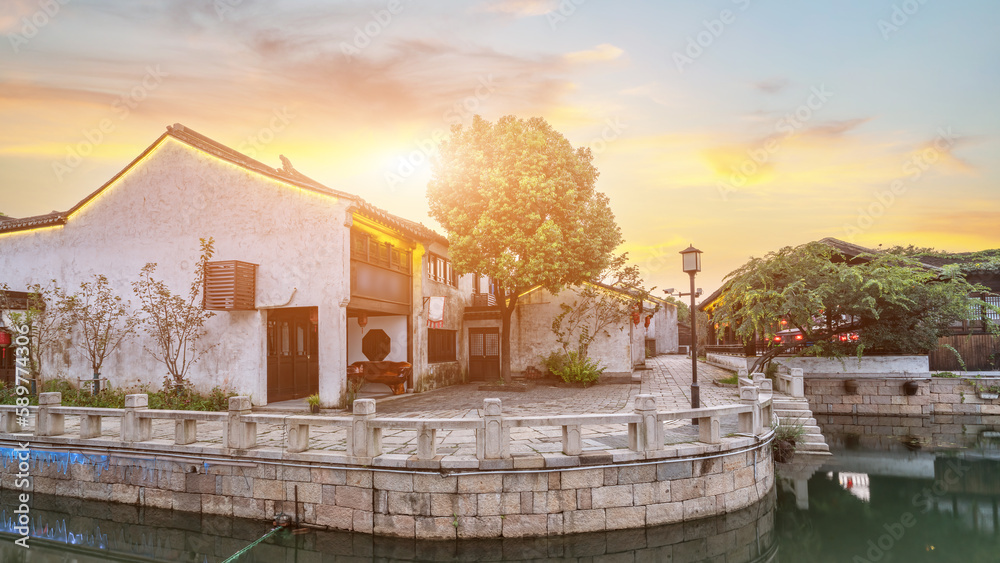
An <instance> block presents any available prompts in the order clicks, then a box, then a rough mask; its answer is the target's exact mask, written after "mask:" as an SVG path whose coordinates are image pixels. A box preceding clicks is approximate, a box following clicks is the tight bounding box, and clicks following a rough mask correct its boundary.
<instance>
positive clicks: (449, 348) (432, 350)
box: [427, 328, 458, 364]
mask: <svg viewBox="0 0 1000 563" xmlns="http://www.w3.org/2000/svg"><path fill="white" fill-rule="evenodd" d="M457 334H458V332H457V331H454V330H444V329H440V328H429V329H427V362H428V363H431V364H436V363H440V362H454V361H455V360H457V359H458V358H457V357H456V356H455V351H456V349H457V346H456V343H457Z"/></svg>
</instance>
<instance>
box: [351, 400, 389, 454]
mask: <svg viewBox="0 0 1000 563" xmlns="http://www.w3.org/2000/svg"><path fill="white" fill-rule="evenodd" d="M374 418H375V399H358V400H356V401H354V420H353V421H351V428H350V430H349V431H348V432H347V454H348V455H351V456H354V457H375V456H379V455H382V429H381V428H372V427H371V426H370V425H369V424H368V423H369V422H370V421H371V420H372V419H374Z"/></svg>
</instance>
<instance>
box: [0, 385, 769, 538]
mask: <svg viewBox="0 0 1000 563" xmlns="http://www.w3.org/2000/svg"><path fill="white" fill-rule="evenodd" d="M760 391H761V389H760V388H758V387H753V386H750V387H745V388H742V389H741V390H740V392H741V397H742V401H741V403H738V404H736V405H731V406H725V407H707V408H701V409H689V410H684V411H671V412H657V411H656V410H655V401H654V400H653V399H652V397H650V396H645V395H644V396H640V397H639V398H637V400H636V411H635V413H628V414H613V415H583V416H565V417H549V418H546V419H534V418H528V417H520V418H516V417H502V416H498V415H499V400H496V399H487V402H488V403H489V402H490V401H496V402H495V403H489V404H487V405H486V407H487V408H485V409H484V416H483V417H482V418H481V419H478V420H477V419H455V420H451V421H449V420H437V421H435V420H433V419H387V418H375V417H374V403H373V402H372V404H371V405H370V408H368V406H366V404H365V403H361V404H360V405H358V404H356V409H355V415H354V416H352V417H343V418H336V417H321V416H281V415H260V414H252V413H249V412H248V407H249V400H248V399H246V398H234V400H233V401H231V403H230V411H229V412H228V413H188V412H183V411H153V410H146V409H145V408H144V406H145V401H144V399H145V397H143V396H130V397H129V399H128V400H127V402H126V405H127V407H126V409H122V410H117V409H84V408H76V407H60V406H56V405H58V404H59V401H60V398H59V397H55V396H52V395H58V394H51V395H50V394H43V397H42V398H41V400H40V406H39V407H38V408H37V409H36V410H35V412H34V414H35V418H36V419H37V420H36V428H35V431H34V433H33V434H29V433H24V432H22V433H11V432H10V431H11V430H16V428H15V427H14V426H15V425H14V424H13V423H12V422H11V420H12V418H13V416H14V415H13V412H14V410H13V409H12V408H11V409H8V408H7V407H3V408H0V412H2V414H3V417H4V418H3V421H2V423H0V424H2V425H3V430H5V431H6V433H0V459H2V462H3V463H2V465H3V473H2V478H0V487H2V488H3V489H15V488H16V486H17V478H18V476H17V473H18V472H19V465H20V464H19V462H18V460H19V459H22V458H21V457H19V456H21V455H22V450H23V449H24V448H22V445H24V444H28V448H27V449H28V451H29V454H28V465H29V467H28V471H27V473H29V475H30V478H31V483H32V491H33V492H37V493H46V494H54V495H59V496H64V497H71V498H79V499H93V500H108V501H113V502H118V503H125V504H130V505H138V506H150V507H156V508H169V509H174V510H179V511H187V512H195V513H203V514H216V515H224V516H235V517H243V518H253V519H266V520H270V519H273V518H275V517H276V516H277V515H279V514H287V515H290V516H292V517H293V519H295V520H297V521H299V522H302V523H305V524H309V525H315V526H320V527H325V528H330V529H336V530H348V531H356V532H363V533H371V534H376V535H383V536H397V537H414V538H427V539H454V538H498V537H530V536H549V535H561V534H572V533H578V532H592V531H603V530H619V529H631V528H642V527H646V526H654V525H658V524H667V523H673V522H686V521H691V520H696V519H701V518H705V517H709V516H715V515H719V514H724V513H729V512H733V511H736V510H739V509H741V508H744V507H747V506H750V505H752V504H754V503H756V502H758V501H760V500H761V499H763V498H765V497H766V496H767V494H768V493H769V492H770V491H771V490H772V488H773V486H774V473H773V471H774V469H773V468H774V465H773V462H772V459H771V445H770V442H771V440H772V438H773V432H772V431H771V430H770V427H769V424H764V421H765V420H767V421H770V419H771V408H770V394H769V393H766V394H763V395H762V394H761V393H760ZM359 407H360V408H359ZM494 409H495V410H494ZM359 411H360V412H359ZM491 412H492V413H495V414H490V413H491ZM733 415H735V416H736V418H737V419H738V423H739V424H738V428H737V433H731V434H729V435H726V436H722V435H721V434H720V419H721V418H723V417H730V416H733ZM65 416H79V417H80V420H81V424H80V426H79V434H80V436H88V437H87V438H83V437H75V436H67V435H65V434H66V425H65V419H64V417H65ZM106 417H117V418H120V419H121V428H120V439H116V438H114V437H112V439H107V437H106V436H105V435H104V434H103V433H102V432H101V424H100V422H99V421H98V420H97V419H101V418H106ZM164 418H168V419H172V420H174V421H175V422H176V435H175V439H174V440H173V442H174V443H172V444H171V443H169V440H163V439H159V440H157V439H153V438H152V437H151V434H150V432H151V421H153V420H157V419H159V420H163V419H164ZM692 418H695V419H698V421H699V425H698V426H699V428H698V432H699V433H698V435H697V436H698V441H695V442H690V441H689V442H684V443H677V444H672V445H671V444H665V443H664V441H663V436H664V434H663V432H664V429H663V425H664V423H665V422H666V421H678V420H685V419H687V420H690V419H692ZM216 419H218V420H216ZM212 421H215V422H222V424H220V425H219V426H220V428H221V430H222V432H221V434H222V435H221V438H216V437H214V436H200V435H199V431H198V426H197V423H198V422H202V423H203V424H204V423H206V422H209V423H210V422H212ZM278 421H281V424H283V425H284V433H285V435H286V437H285V442H284V444H283V446H282V447H281V448H260V447H257V446H256V433H257V429H256V427H257V424H264V423H267V422H271V423H277V422H278ZM615 423H624V424H626V425H627V429H628V437H629V443H630V445H629V448H627V449H625V448H619V449H611V450H605V451H598V452H594V451H582V450H581V449H580V447H579V446H580V428H581V427H582V426H584V425H587V424H600V425H608V424H615ZM451 424H455V425H457V426H458V427H461V428H465V427H468V426H470V425H471V426H474V427H475V431H476V432H475V438H474V439H475V441H476V443H477V451H478V453H479V454H480V455H478V456H477V457H473V458H471V459H465V458H463V459H449V457H450V456H447V455H445V456H440V455H437V454H436V451H435V448H436V445H435V444H436V441H435V436H434V432H433V431H432V430H433V428H430V427H440V428H448V427H449V425H451ZM311 425H328V426H329V425H343V426H344V427H345V428H346V431H347V449H346V450H344V451H333V452H331V451H327V450H309V439H308V427H309V426H311ZM406 425H409V426H408V427H407V426H406ZM527 425H549V426H552V425H559V426H562V427H563V452H561V453H558V454H545V455H541V454H539V455H522V456H512V455H510V453H509V451H508V450H507V447H508V444H507V441H508V440H509V430H510V429H511V428H513V427H519V426H521V427H523V426H527ZM382 428H395V429H399V428H410V429H412V431H413V432H415V433H417V434H418V436H422V437H423V439H422V441H421V443H420V446H419V448H420V451H419V453H418V454H417V455H401V454H383V453H382V451H381V448H382V446H381V441H380V429H382ZM202 433H203V434H209V433H206V432H204V431H203V432H202ZM22 468H23V467H22Z"/></svg>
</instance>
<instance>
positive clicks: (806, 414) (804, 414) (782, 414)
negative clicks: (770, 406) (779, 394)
mask: <svg viewBox="0 0 1000 563" xmlns="http://www.w3.org/2000/svg"><path fill="white" fill-rule="evenodd" d="M774 414H776V415H778V417H779V418H813V413H812V411H778V410H776V411H774Z"/></svg>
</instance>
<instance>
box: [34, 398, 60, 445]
mask: <svg viewBox="0 0 1000 563" xmlns="http://www.w3.org/2000/svg"><path fill="white" fill-rule="evenodd" d="M60 405H62V393H39V394H38V412H37V413H36V415H35V436H61V435H62V434H63V432H65V431H66V420H65V417H64V416H63V415H61V414H54V413H52V412H51V411H50V410H49V409H50V408H52V407H58V406H60Z"/></svg>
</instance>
